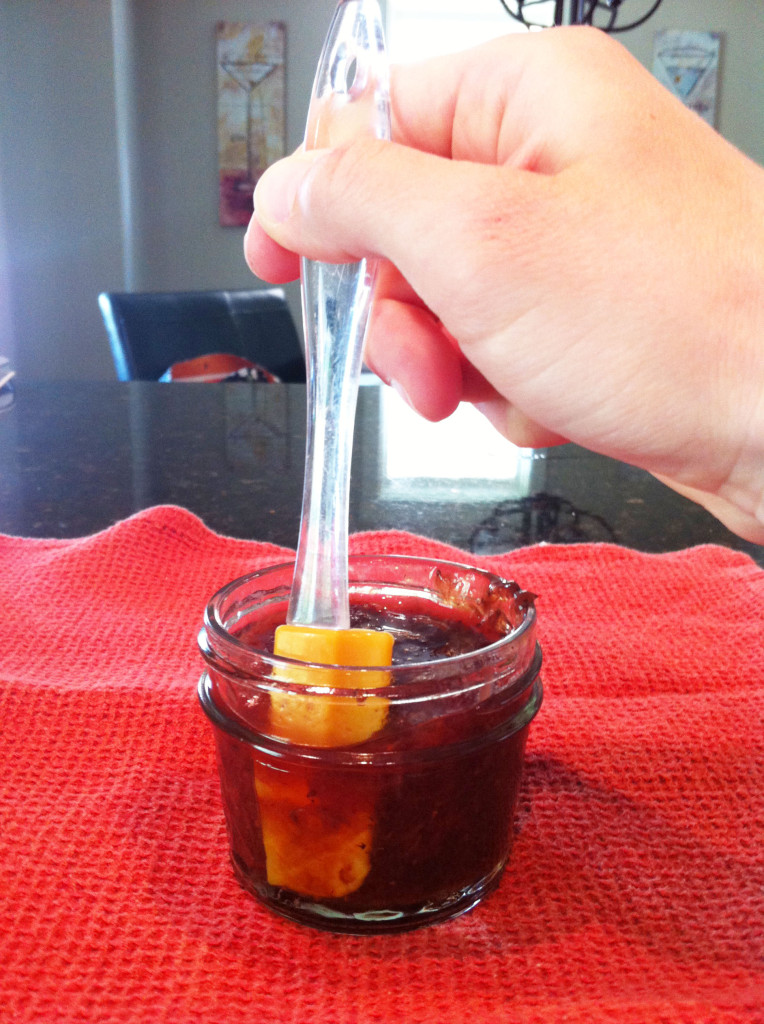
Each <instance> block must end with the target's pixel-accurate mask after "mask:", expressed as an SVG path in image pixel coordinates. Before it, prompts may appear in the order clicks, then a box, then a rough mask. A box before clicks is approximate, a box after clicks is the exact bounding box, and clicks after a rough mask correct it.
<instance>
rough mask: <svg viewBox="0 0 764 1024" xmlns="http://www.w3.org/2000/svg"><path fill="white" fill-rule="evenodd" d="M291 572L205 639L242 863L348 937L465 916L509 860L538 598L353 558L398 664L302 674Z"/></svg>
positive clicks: (263, 587)
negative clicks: (289, 631) (281, 649)
mask: <svg viewBox="0 0 764 1024" xmlns="http://www.w3.org/2000/svg"><path fill="white" fill-rule="evenodd" d="M293 568H294V567H293V565H292V564H284V565H276V566H271V567H269V568H267V569H264V570H262V571H261V572H255V573H252V574H251V575H248V576H244V577H242V578H241V579H238V580H235V581H234V582H232V583H229V584H228V585H227V586H225V587H223V588H222V590H220V591H218V593H216V594H215V595H214V596H213V597H212V599H211V600H210V602H209V604H208V606H207V609H206V613H205V622H204V628H203V629H202V630H201V632H200V634H199V644H200V648H201V651H202V654H203V657H204V659H205V661H206V663H207V669H206V671H205V673H204V674H203V676H202V678H201V680H200V683H199V698H200V701H201V704H202V707H203V709H204V711H205V713H206V714H207V717H208V718H209V720H210V722H211V723H212V728H213V732H214V736H215V742H216V747H217V759H218V768H219V772H220V783H221V790H222V798H223V808H224V812H225V818H226V825H227V831H228V837H229V842H230V850H231V859H232V861H233V866H234V871H235V873H236V875H237V877H238V879H239V881H240V882H241V884H242V885H243V886H244V887H245V888H246V889H247V890H249V891H250V892H251V893H252V894H253V895H255V896H256V897H257V898H258V899H259V900H261V901H262V902H263V903H265V904H267V905H268V906H269V907H271V908H272V909H273V910H275V911H277V912H278V913H280V914H282V915H284V916H285V917H288V918H291V919H293V920H295V921H299V922H302V923H304V924H310V925H314V926H317V927H321V928H327V929H330V930H333V931H342V932H353V933H364V932H384V931H401V930H403V929H406V928H412V927H416V926H418V925H422V924H426V923H429V922H434V921H441V920H444V919H446V918H450V917H454V916H456V915H457V914H461V913H463V912H464V911H466V910H469V909H470V908H471V907H473V906H475V904H477V903H478V902H479V901H480V900H481V899H482V898H483V897H484V896H485V895H486V894H487V893H488V892H490V891H491V889H493V888H494V887H495V886H496V885H497V884H498V881H499V878H500V875H501V873H502V871H503V869H504V866H505V864H506V862H507V859H508V857H509V852H510V844H511V839H512V829H513V818H514V812H515V807H516V803H517V793H518V786H519V783H520V776H521V772H522V765H523V757H524V749H525V742H526V738H527V735H528V728H529V725H530V722H531V720H532V719H533V717H534V715H535V714H536V712H537V711H538V709H539V707H540V704H541V695H542V689H541V680H540V678H539V669H540V665H541V650H540V648H539V645H538V643H537V641H536V612H535V608H534V598H533V595H532V594H528V593H526V592H524V591H522V590H521V589H520V587H519V586H518V585H517V584H516V583H512V582H509V581H507V580H503V579H501V578H500V577H498V576H495V575H493V574H491V573H490V572H486V571H484V570H481V569H475V568H470V567H468V566H463V565H457V564H454V563H450V562H444V561H436V560H433V559H423V558H410V557H403V556H368V557H351V560H350V602H351V624H352V625H354V626H355V625H362V626H365V627H366V628H383V627H384V628H386V629H389V630H390V631H391V632H392V633H393V634H394V636H395V637H396V639H395V646H394V652H393V665H392V667H381V666H380V667H377V668H362V669H358V668H345V667H341V668H339V669H336V668H335V669H332V670H331V671H330V672H329V674H328V675H327V669H326V667H325V666H324V667H322V666H301V667H300V669H299V670H298V672H299V675H298V677H297V678H299V680H300V681H299V682H296V681H295V678H296V677H295V663H294V662H292V661H290V660H289V659H287V658H279V657H275V656H274V655H273V653H272V651H273V632H274V629H275V627H276V626H277V625H279V624H281V623H282V622H284V620H285V618H286V611H287V605H288V601H289V591H290V587H291V582H292V573H293ZM401 658H402V659H404V660H403V661H400V660H399V659H401ZM337 673H338V674H337ZM338 682H339V683H340V685H337V683H338ZM380 684H382V685H380ZM285 707H286V714H284V708H285ZM327 722H329V723H331V728H330V729H329V731H328V732H327V731H326V729H322V723H323V724H324V725H326V723H327ZM295 723H297V725H296V724H295ZM300 723H302V725H300ZM306 723H307V724H306ZM327 736H333V739H331V740H327V738H326V737H327ZM339 737H342V740H341V741H340V742H339V743H338V738H339Z"/></svg>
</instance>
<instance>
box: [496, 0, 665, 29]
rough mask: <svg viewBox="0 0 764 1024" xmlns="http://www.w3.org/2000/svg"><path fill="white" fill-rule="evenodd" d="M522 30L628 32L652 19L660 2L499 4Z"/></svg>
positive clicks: (514, 0) (531, 0)
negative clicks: (581, 28) (587, 27)
mask: <svg viewBox="0 0 764 1024" xmlns="http://www.w3.org/2000/svg"><path fill="white" fill-rule="evenodd" d="M499 3H500V4H501V6H502V7H503V8H504V10H505V11H506V12H507V14H508V15H509V16H510V17H512V18H514V19H515V20H516V21H519V22H520V23H521V24H523V25H525V26H526V28H549V27H551V26H552V25H594V26H595V27H596V28H601V29H602V30H603V31H604V32H628V31H629V29H632V28H638V27H639V26H640V25H644V23H645V22H646V21H647V20H648V18H652V16H653V15H654V14H655V12H656V11H657V10H658V8H659V7H660V5H661V4H662V3H663V0H499Z"/></svg>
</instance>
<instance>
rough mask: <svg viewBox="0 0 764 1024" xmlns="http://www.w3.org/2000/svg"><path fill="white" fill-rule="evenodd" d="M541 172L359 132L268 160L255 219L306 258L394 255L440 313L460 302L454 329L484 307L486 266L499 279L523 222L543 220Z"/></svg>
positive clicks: (519, 240)
mask: <svg viewBox="0 0 764 1024" xmlns="http://www.w3.org/2000/svg"><path fill="white" fill-rule="evenodd" d="M545 180H547V179H545V178H544V177H543V176H541V175H534V174H531V173H529V172H523V171H517V170H514V169H511V168H507V167H496V166H490V165H486V164H477V163H470V162H466V161H453V160H449V159H447V158H445V157H439V156H434V155H432V154H430V153H424V152H421V151H419V150H416V149H412V148H408V147H405V146H400V145H397V144H395V143H391V142H381V141H378V140H370V139H360V140H358V141H357V142H354V143H353V144H352V145H350V146H349V147H347V148H345V149H341V150H311V151H307V152H306V151H303V150H300V151H298V152H297V153H295V154H293V155H292V156H290V157H287V158H286V159H284V160H281V161H279V162H278V163H276V164H273V165H272V166H271V167H269V168H268V170H266V171H265V173H264V174H263V175H262V177H261V178H260V181H259V182H258V185H257V188H256V189H255V197H254V207H255V217H256V219H257V221H258V222H259V224H260V226H261V227H262V229H263V230H264V231H265V232H266V233H267V234H268V235H269V236H270V237H271V238H272V239H273V240H274V241H275V242H277V243H278V244H279V245H280V246H282V247H283V248H285V249H288V250H290V251H292V252H297V253H299V254H300V255H302V256H307V257H308V258H310V259H316V260H322V261H325V262H334V263H342V262H351V261H354V260H358V259H361V258H363V257H368V256H377V257H382V258H385V259H388V260H390V261H391V262H392V263H393V264H394V265H395V266H396V267H397V268H398V270H399V271H400V272H401V273H402V274H403V276H404V277H405V278H406V279H407V280H408V282H409V284H410V285H411V286H412V287H413V288H414V290H415V291H416V292H417V293H418V294H419V296H420V297H421V298H422V299H423V300H424V302H425V303H426V304H427V305H428V306H429V307H430V308H431V309H433V311H435V312H436V314H437V315H438V316H440V317H441V318H442V319H444V320H449V319H450V315H449V314H453V312H454V307H455V306H456V305H457V304H460V306H461V309H462V311H463V313H464V318H465V319H464V324H460V323H458V322H452V323H449V324H448V328H449V330H451V331H452V333H455V334H456V335H457V336H459V335H460V333H461V329H462V328H463V327H466V326H467V324H468V323H469V318H470V317H474V312H475V309H474V307H473V308H472V309H470V308H469V307H470V306H471V305H472V303H473V302H474V303H476V304H477V303H479V304H480V305H481V306H482V307H483V308H485V294H486V287H490V286H491V284H492V282H491V281H490V277H491V273H492V269H493V272H495V273H496V274H497V275H498V274H499V273H500V274H501V280H502V282H503V284H504V285H505V284H506V267H507V260H511V259H512V258H513V253H512V251H511V250H512V249H513V248H515V249H517V250H518V252H521V251H523V250H520V248H519V247H520V246H521V245H522V246H527V245H528V225H535V228H540V227H541V225H542V224H543V220H546V219H548V216H549V215H548V213H546V215H545V216H544V217H543V218H541V219H540V212H541V211H539V210H538V209H537V208H538V207H540V206H542V205H544V204H542V203H541V202H540V196H539V188H543V183H544V181H545ZM512 222H516V224H517V225H518V226H520V227H521V230H519V231H515V230H514V228H513V226H512ZM499 268H503V269H501V270H500V269H499ZM486 274H487V276H488V279H487V278H486ZM457 281H458V282H459V288H460V289H461V291H460V295H459V298H458V300H457V298H456V296H455V295H454V290H455V282H457ZM470 291H474V292H475V295H474V296H471V295H470ZM488 326H489V325H487V324H482V325H481V327H482V329H485V328H487V327H488ZM472 327H473V329H474V327H475V324H474V319H473V320H472Z"/></svg>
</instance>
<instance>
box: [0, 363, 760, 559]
mask: <svg viewBox="0 0 764 1024" xmlns="http://www.w3.org/2000/svg"><path fill="white" fill-rule="evenodd" d="M304 451H305V387H304V386H303V385H297V384H288V385H286V384H285V385H278V384H276V385H274V384H245V383H227V384H159V383H144V382H131V383H117V382H113V383H112V382H97V383H96V382H93V383H71V382H56V383H36V384H33V383H18V384H17V385H16V388H15V395H14V400H13V403H12V404H11V405H9V406H8V407H6V408H4V409H3V410H1V411H0V532H3V533H7V534H13V535H18V536H30V537H76V536H83V535H86V534H89V533H92V532H94V531H96V530H100V529H104V528H105V527H107V526H109V525H111V524H112V523H114V522H116V521H117V520H119V519H123V518H125V517H127V516H129V515H131V514H132V513H134V512H137V511H139V510H140V509H143V508H147V507H149V506H152V505H157V504H167V503H169V504H178V505H182V506H184V507H185V508H187V509H189V510H190V511H191V512H194V513H195V514H196V515H198V516H200V517H201V518H202V519H203V520H204V522H205V523H206V524H207V525H208V526H209V527H210V528H211V529H213V530H216V531H218V532H220V533H224V534H227V535H230V536H235V537H245V538H251V539H257V540H264V541H270V542H272V543H275V544H282V545H287V546H289V547H294V546H295V545H296V542H297V531H298V524H299V517H300V508H301V498H302V475H303V460H304ZM351 494H352V498H351V509H350V529H351V531H358V530H372V529H401V530H409V531H411V532H414V533H420V534H424V535H427V536H430V537H434V538H436V539H438V540H441V541H444V542H446V543H451V544H455V545H457V546H458V547H460V548H463V549H465V550H468V551H472V552H474V553H478V554H487V553H492V552H497V551H504V550H508V549H511V548H514V547H518V546H521V545H524V544H530V543H536V542H540V541H545V542H549V543H570V542H577V541H587V540H597V541H599V540H605V541H615V542H617V543H620V544H624V545H626V546H629V547H634V548H637V549H640V550H643V551H654V552H657V551H670V550H676V549H679V548H683V547H689V546H692V545H695V544H703V543H716V544H722V545H726V546H728V547H732V548H737V549H740V550H744V551H747V552H748V553H750V554H751V555H752V556H753V557H754V558H756V560H757V561H758V562H759V564H764V549H762V548H761V547H758V546H756V545H754V544H749V543H747V542H746V541H743V540H741V539H740V538H738V537H736V536H734V535H733V534H731V533H730V532H729V531H728V530H726V529H725V528H724V527H723V526H721V524H719V523H718V522H717V521H716V520H715V519H714V518H713V517H712V516H711V515H709V514H708V513H707V512H705V511H704V510H703V509H701V508H699V507H697V506H696V505H694V504H692V503H691V502H689V501H686V500H685V499H684V498H681V497H680V496H679V495H677V494H675V493H674V492H673V491H671V490H669V489H668V488H666V487H664V486H663V485H662V484H660V483H658V482H657V481H656V480H654V479H653V478H652V477H651V476H649V474H646V473H644V472H642V471H641V470H637V469H634V468H632V467H629V466H625V465H623V464H621V463H618V462H614V461H613V460H611V459H607V458H604V457H601V456H597V455H593V454H591V453H589V452H586V451H584V450H583V449H580V448H577V447H575V446H573V445H566V446H563V447H560V448H555V449H546V450H543V451H535V452H529V451H524V450H520V449H516V448H514V447H513V446H512V445H509V444H507V443H506V442H504V441H502V440H501V439H500V438H498V435H495V434H494V432H493V431H491V429H490V428H489V427H488V426H487V424H484V423H483V422H482V420H480V418H479V416H478V414H477V413H475V411H474V410H472V409H465V410H460V411H459V412H458V413H457V414H456V416H455V417H454V418H452V420H450V421H446V422H445V423H444V424H439V425H432V424H426V423H424V421H421V420H419V418H418V417H416V416H414V414H413V413H411V411H410V410H408V409H407V408H406V407H405V406H403V405H402V403H401V402H400V400H399V399H398V398H397V396H395V395H394V393H393V392H392V391H390V389H388V388H385V387H383V386H376V385H370V386H367V387H362V388H361V392H360V395H359V407H358V417H357V425H356V441H355V449H354V460H353V480H352V485H351Z"/></svg>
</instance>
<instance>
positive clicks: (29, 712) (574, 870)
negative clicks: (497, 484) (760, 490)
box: [0, 508, 764, 1024]
mask: <svg viewBox="0 0 764 1024" xmlns="http://www.w3.org/2000/svg"><path fill="white" fill-rule="evenodd" d="M352 544H353V547H354V549H362V550H367V551H375V552H381V551H391V552H392V551H394V552H404V553H420V554H432V555H440V556H446V557H449V556H450V557H457V558H459V559H460V560H465V558H469V559H470V560H473V561H476V562H479V563H480V564H482V565H488V566H490V567H492V568H494V569H496V570H499V571H500V572H502V573H503V574H505V575H509V576H513V577H515V578H517V579H518V580H519V581H520V582H521V583H522V584H523V585H524V586H526V587H527V588H528V589H532V590H533V591H535V592H536V593H537V594H538V595H539V597H540V599H539V604H538V607H539V614H540V631H541V640H542V644H543V645H544V653H545V667H544V672H543V676H544V684H545V703H544V706H543V708H542V710H541V713H540V714H539V716H538V718H537V719H536V721H535V722H534V725H533V727H532V729H531V736H530V742H529V751H528V766H527V771H526V776H525V782H524V788H523V794H522V798H521V806H520V812H519V821H518V835H517V839H516V843H515V848H514V853H513V858H512V862H511V865H510V869H509V871H508V872H507V874H506V875H505V877H504V880H503V881H502V884H501V886H500V887H499V889H498V891H497V892H495V893H494V894H493V895H492V896H491V897H490V898H489V899H488V900H487V901H486V903H484V904H483V906H482V907H479V908H478V909H477V910H475V911H473V912H472V913H470V914H467V915H466V916H464V917H462V918H459V919H458V920H456V921H453V922H450V923H446V924H442V925H437V926H434V927H430V928H425V929H422V930H420V931H416V932H410V933H408V934H403V935H395V936H384V937H372V938H356V937H349V936H333V935H328V934H326V933H322V932H318V931H313V930H311V929H307V928H302V927H299V926H297V925H294V924H291V923H289V922H286V921H283V920H281V919H279V918H277V917H275V916H273V915H272V914H270V913H269V912H268V911H266V910H265V909H263V908H261V907H260V906H259V905H258V904H257V903H256V902H255V901H254V900H253V899H252V898H251V897H249V896H248V895H246V894H245V893H244V892H243V891H242V890H241V889H240V888H239V887H238V885H237V883H236V882H235V880H234V878H233V875H232V872H231V869H230V866H229V863H228V852H227V845H226V837H225V832H224V826H223V817H222V811H221V806H220V800H219V794H218V782H217V776H216V769H215V762H214V755H213V747H212V737H211V733H210V730H209V727H208V725H207V722H206V720H205V719H204V716H203V715H202V712H201V711H200V709H199V707H198V705H197V700H196V694H195V684H196V682H197V679H198V677H199V675H200V671H201V661H200V658H199V656H198V654H197V652H196V646H195V644H196V640H195V634H196V631H197V628H198V626H199V624H200V620H201V614H202V608H203V605H204V603H205V601H206V599H207V598H208V597H209V596H210V595H211V594H212V592H213V591H214V590H215V589H217V587H218V586H220V585H222V584H223V583H225V582H228V581H229V580H230V579H233V578H234V577H236V576H240V575H242V574H243V573H245V572H248V571H251V570H253V569H255V568H258V567H260V566H263V565H265V564H268V563H270V562H273V561H274V560H281V559H282V558H283V557H285V556H288V555H289V554H290V553H289V552H287V551H285V550H283V549H279V548H275V547H272V546H269V545H266V544H259V543H253V542H249V541H240V540H231V539H229V538H224V537H220V536H217V535H215V534H213V533H211V532H209V531H208V530H207V529H206V528H205V527H204V525H203V524H202V523H201V522H200V521H199V520H198V519H196V518H194V517H193V516H192V515H190V514H189V513H188V512H184V511H182V510H180V509H177V508H157V509H152V510H150V511H148V512H144V513H141V514H140V515H137V516H135V517H134V518H132V519H129V520H127V521H125V522H123V523H120V524H118V525H117V526H114V527H112V528H111V529H109V530H106V531H105V532H104V533H100V534H97V535H95V536H93V537H88V538H85V539H82V540H74V541H71V540H66V541H39V540H25V539H19V538H7V537H5V538H0V609H1V618H0V621H1V622H2V641H1V646H0V731H1V733H2V738H1V739H0V752H1V754H2V768H1V770H0V1021H2V1022H3V1024H5V1022H9V1021H14V1022H15V1021H34V1022H47V1021H61V1022H74V1021H77V1022H80V1021H81V1022H97V1024H108V1022H112V1021H114V1022H133V1021H134V1022H146V1024H155V1022H162V1021H168V1022H172V1024H184V1022H187V1021H188V1022H191V1021H203V1022H215V1024H218V1022H223V1024H236V1022H239V1021H242V1022H247V1024H260V1022H287V1021H289V1022H297V1024H324V1022H326V1024H367V1022H368V1024H371V1022H383V1024H387V1022H395V1024H431V1022H432V1024H442V1022H451V1021H459V1022H461V1021H464V1022H468V1024H482V1022H492V1024H493V1022H523V1024H531V1022H542V1021H543V1022H550V1024H568V1022H573V1021H576V1022H579V1021H580V1022H587V1024H591V1022H598V1021H607V1022H614V1024H615V1022H618V1024H621V1022H624V1024H650V1022H661V1024H664V1022H665V1024H675V1022H683V1024H717V1022H719V1024H721V1022H724V1024H727V1022H743V1021H744V1022H751V1021H762V1020H764V1010H763V1009H762V1006H763V1005H764V966H763V964H762V957H763V955H764V863H763V861H764V854H763V853H762V845H763V840H764V834H763V833H764V739H763V736H764V729H763V728H762V725H763V724H764V723H763V721H762V718H763V716H762V708H763V706H764V626H763V625H762V608H763V607H764V573H762V570H761V569H759V568H757V567H756V566H755V565H754V563H753V562H751V561H750V560H749V559H748V558H747V557H746V556H744V555H741V554H737V553H733V552H731V551H727V550H724V549H721V548H715V547H704V548H696V549H693V550H690V551H685V552H681V553H677V554H668V555H657V556H656V555H643V554H637V553H635V552H632V551H628V550H624V549H622V548H618V547H614V546H607V545H582V546H579V547H536V548H526V549H523V550H520V551H515V552H512V553H509V554H507V555H502V556H497V557H492V558H481V559H474V558H473V557H472V556H465V555H464V554H463V553H459V552H455V551H454V550H453V549H450V548H447V547H445V546H443V545H440V544H437V543H435V542H432V541H428V540H423V539H421V538H415V537H412V536H410V535H406V534H400V533H384V534H382V533H376V534H365V535H363V536H357V537H354V538H353V541H352Z"/></svg>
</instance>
